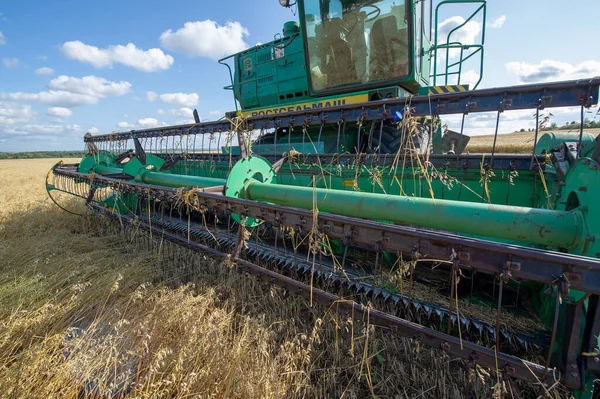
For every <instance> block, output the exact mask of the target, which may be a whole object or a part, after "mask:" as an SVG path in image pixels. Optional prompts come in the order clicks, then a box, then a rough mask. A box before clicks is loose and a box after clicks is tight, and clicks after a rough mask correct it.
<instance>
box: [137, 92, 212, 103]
mask: <svg viewBox="0 0 600 399" xmlns="http://www.w3.org/2000/svg"><path fill="white" fill-rule="evenodd" d="M146 99H147V100H148V101H161V102H163V103H165V104H171V105H180V106H182V107H191V106H194V105H197V104H198V100H199V99H200V97H199V96H198V94H197V93H165V94H158V93H155V92H153V91H149V92H147V93H146Z"/></svg>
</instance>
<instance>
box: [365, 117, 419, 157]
mask: <svg viewBox="0 0 600 399" xmlns="http://www.w3.org/2000/svg"><path fill="white" fill-rule="evenodd" d="M415 126H416V129H415V131H413V132H412V133H411V135H412V136H411V137H410V138H409V139H407V137H408V134H407V132H403V129H402V128H399V127H397V126H395V125H392V124H390V123H389V122H383V128H381V125H379V124H378V125H375V128H374V129H372V135H371V140H370V143H371V145H370V146H369V147H368V148H367V152H368V153H371V154H397V153H398V151H400V150H401V149H414V151H416V153H418V154H425V153H427V152H428V151H429V126H427V125H425V124H421V123H419V124H417V125H415ZM380 137H381V142H380V140H379V138H380ZM367 140H368V137H367ZM367 142H369V141H367Z"/></svg>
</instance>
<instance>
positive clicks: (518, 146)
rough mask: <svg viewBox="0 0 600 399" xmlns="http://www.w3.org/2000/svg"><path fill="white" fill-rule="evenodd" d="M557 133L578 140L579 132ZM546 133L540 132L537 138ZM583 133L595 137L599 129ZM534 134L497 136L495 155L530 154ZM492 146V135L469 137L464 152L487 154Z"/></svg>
mask: <svg viewBox="0 0 600 399" xmlns="http://www.w3.org/2000/svg"><path fill="white" fill-rule="evenodd" d="M557 132H558V133H569V134H572V135H573V140H575V141H577V140H578V138H579V131H578V130H573V131H567V130H558V131H557ZM544 133H546V132H540V133H539V135H538V140H539V138H540V137H541V136H542V135H543V134H544ZM585 133H590V134H593V135H595V136H597V135H598V134H600V129H585ZM534 136H535V132H513V133H504V134H499V135H498V138H497V139H496V152H497V153H511V154H531V153H532V151H533V140H534ZM493 144H494V135H493V134H486V135H481V136H471V140H470V141H469V144H468V145H467V148H466V151H467V152H470V153H477V154H481V153H487V152H491V151H492V147H493Z"/></svg>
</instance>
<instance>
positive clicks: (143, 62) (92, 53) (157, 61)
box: [61, 40, 174, 72]
mask: <svg viewBox="0 0 600 399" xmlns="http://www.w3.org/2000/svg"><path fill="white" fill-rule="evenodd" d="M61 51H62V53H63V54H64V55H65V56H66V57H67V58H70V59H72V60H76V61H80V62H85V63H87V64H90V65H92V66H94V67H95V68H111V67H112V66H113V64H123V65H126V66H129V67H132V68H135V69H137V70H139V71H143V72H157V71H162V70H165V69H169V68H170V67H171V65H173V61H174V59H173V57H172V56H170V55H168V54H165V53H163V51H162V50H161V49H158V48H151V49H149V50H145V51H144V50H142V49H139V48H137V47H136V46H135V44H133V43H128V44H127V45H125V46H122V45H117V46H108V47H107V48H104V49H101V48H98V47H96V46H90V45H89V44H85V43H83V42H80V41H79V40H77V41H72V42H66V43H64V44H63V45H62V46H61Z"/></svg>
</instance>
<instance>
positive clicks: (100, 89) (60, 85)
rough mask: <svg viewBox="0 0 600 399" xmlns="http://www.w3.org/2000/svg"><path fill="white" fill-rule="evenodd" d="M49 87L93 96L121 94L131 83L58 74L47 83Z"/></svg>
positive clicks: (125, 92)
mask: <svg viewBox="0 0 600 399" xmlns="http://www.w3.org/2000/svg"><path fill="white" fill-rule="evenodd" d="M48 87H49V88H50V89H54V90H64V91H68V92H70V93H77V94H84V95H89V96H93V97H99V98H102V97H106V96H122V95H124V94H127V93H129V92H130V91H131V83H129V82H125V81H120V82H111V81H108V80H106V79H104V78H99V77H98V76H84V77H83V78H75V77H72V76H66V75H60V76H59V77H57V78H54V79H52V80H51V81H50V83H49V84H48Z"/></svg>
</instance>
